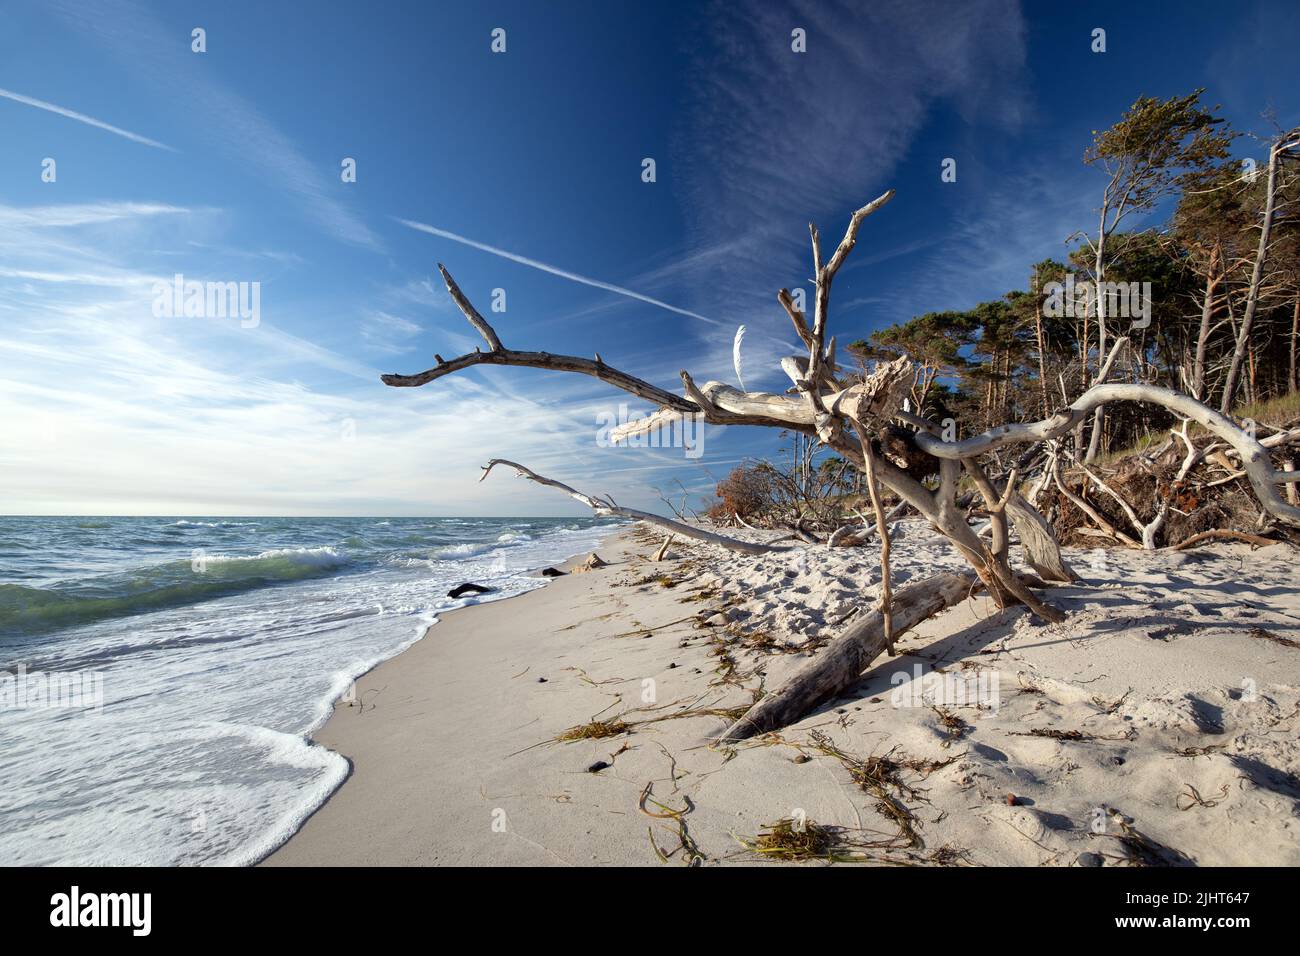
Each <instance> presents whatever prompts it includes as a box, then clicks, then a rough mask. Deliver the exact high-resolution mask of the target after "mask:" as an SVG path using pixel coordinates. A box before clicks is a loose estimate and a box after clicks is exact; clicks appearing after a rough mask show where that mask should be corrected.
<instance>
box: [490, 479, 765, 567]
mask: <svg viewBox="0 0 1300 956" xmlns="http://www.w3.org/2000/svg"><path fill="white" fill-rule="evenodd" d="M497 465H506V466H508V467H510V468H513V469H514V470H515V471H516V472H518V473H519V477H521V478H527V479H528V480H529V481H535V482H537V483H538V484H539V485H546V486H548V487H550V488H558V489H559V490H560V491H563V492H564V493H565V494H566V495H568V496H569V497H570V498H574V499H576V500H578V501H581V502H582V503H583V504H584V505H586V506H587V507H588V508H590V509H591V510H592V511H593V512H595V513H596V514H598V515H607V516H614V515H617V516H618V517H620V518H631V519H632V520H634V521H645V522H647V523H648V524H653V525H657V526H659V527H660V528H666V529H668V530H669V531H673V532H676V533H677V534H680V535H681V536H682V537H684V538H694V539H695V540H697V541H706V542H708V543H709V544H716V545H720V546H721V547H724V548H726V549H727V550H728V551H738V552H740V553H741V554H767V553H769V552H772V551H786V550H789V549H788V548H786V547H783V546H780V545H770V544H755V543H754V542H752V541H739V540H737V539H736V538H728V537H727V536H725V535H721V534H714V533H713V532H712V531H705V530H704V529H703V528H696V527H692V526H691V525H688V524H682V523H681V522H680V521H672V520H670V519H668V518H665V517H662V516H661V515H656V514H651V513H650V512H648V511H637V510H636V509H635V508H624V507H622V506H621V505H619V504H617V503H616V502H615V501H614V499H612V498H610V497H608V496H606V497H605V498H603V499H602V498H596V497H593V496H591V495H585V494H583V493H582V492H581V491H578V490H577V489H575V488H570V487H569V486H568V485H566V484H564V483H563V482H561V481H556V480H555V479H553V478H546V477H544V476H542V475H539V474H538V473H537V472H535V471H533V470H532V469H531V468H525V467H524V466H523V465H520V464H518V463H516V462H513V461H507V460H506V459H504V458H493V459H492V460H491V461H489V462H488V463H487V464H486V465H484V466H483V474H481V475H480V476H479V479H478V480H479V481H482V480H483V479H484V478H486V477H487V476H488V475H490V474H492V469H493V468H495V467H496V466H497Z"/></svg>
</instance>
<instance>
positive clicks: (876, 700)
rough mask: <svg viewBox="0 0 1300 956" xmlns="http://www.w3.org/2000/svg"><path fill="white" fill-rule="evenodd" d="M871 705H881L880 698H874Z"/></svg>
mask: <svg viewBox="0 0 1300 956" xmlns="http://www.w3.org/2000/svg"><path fill="white" fill-rule="evenodd" d="M871 703H873V704H878V703H880V698H879V697H873V698H871Z"/></svg>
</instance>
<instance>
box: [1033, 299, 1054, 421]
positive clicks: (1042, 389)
mask: <svg viewBox="0 0 1300 956" xmlns="http://www.w3.org/2000/svg"><path fill="white" fill-rule="evenodd" d="M1034 331H1035V333H1036V334H1037V336H1038V392H1039V397H1040V398H1041V399H1042V403H1043V417H1044V418H1046V417H1047V416H1048V415H1050V414H1051V413H1052V403H1051V402H1049V401H1048V399H1047V343H1046V340H1045V339H1044V337H1043V300H1042V299H1041V298H1040V299H1038V301H1037V302H1036V304H1035V306H1034Z"/></svg>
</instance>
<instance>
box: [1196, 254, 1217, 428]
mask: <svg viewBox="0 0 1300 956" xmlns="http://www.w3.org/2000/svg"><path fill="white" fill-rule="evenodd" d="M1218 264H1219V247H1218V245H1217V244H1216V245H1215V247H1214V249H1213V251H1211V253H1210V271H1209V272H1207V273H1206V275H1205V301H1204V302H1203V303H1201V327H1200V329H1199V330H1198V331H1197V333H1196V358H1195V359H1194V360H1193V361H1192V382H1191V392H1192V398H1194V399H1196V400H1197V401H1198V402H1203V401H1205V351H1206V348H1207V347H1208V345H1209V341H1210V322H1211V320H1212V319H1213V318H1214V290H1215V288H1217V287H1218V284H1219V275H1218Z"/></svg>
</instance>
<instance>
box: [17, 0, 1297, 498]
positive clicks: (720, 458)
mask: <svg viewBox="0 0 1300 956" xmlns="http://www.w3.org/2000/svg"><path fill="white" fill-rule="evenodd" d="M1082 6H1083V5H1068V6H1066V5H1061V4H1049V3H1028V4H1023V5H1020V4H1017V3H1014V2H1009V0H987V2H979V0H975V2H963V3H926V2H907V3H892V4H891V3H870V4H868V3H856V4H850V3H827V2H806V3H802V2H801V3H790V4H778V3H773V2H761V0H757V2H752V3H738V2H732V3H724V4H716V5H715V4H707V3H699V4H669V3H664V4H633V3H609V4H579V3H554V4H551V3H548V4H545V5H543V4H536V3H519V4H501V3H472V4H471V3H441V2H440V3H419V4H409V3H408V4H398V3H391V2H376V3H369V4H357V3H340V2H323V3H316V4H312V5H310V6H306V5H300V4H285V3H271V4H267V3H249V2H229V3H220V4H218V3H186V2H170V3H165V4H164V3H156V4H150V3H136V2H127V0H107V2H97V3H89V2H87V3H74V2H58V0H45V2H39V3H37V2H32V3H27V2H23V0H8V2H6V3H5V4H4V11H3V16H4V30H3V32H2V33H0V183H2V184H3V188H0V418H2V420H3V421H4V422H5V426H6V427H5V428H4V432H3V435H4V437H3V438H0V487H2V488H3V489H4V494H5V500H4V501H3V503H0V510H3V511H4V512H7V513H19V514H32V513H56V514H57V513H81V514H499V515H518V514H570V513H577V512H578V511H579V508H578V506H576V505H573V504H572V503H571V502H567V501H566V500H565V499H564V498H562V497H560V496H557V495H555V494H554V493H553V492H549V493H548V492H547V491H546V490H545V489H540V488H534V487H532V486H526V485H524V484H522V483H521V482H517V481H515V480H513V479H512V478H508V477H507V476H506V475H504V474H501V475H494V476H493V478H492V479H491V480H489V481H488V482H487V483H484V484H478V483H477V477H478V466H479V465H481V464H482V463H483V462H484V461H486V460H487V459H488V458H490V457H505V458H512V459H515V460H518V461H521V462H524V463H526V464H528V465H530V466H531V467H533V468H534V469H536V470H538V471H541V472H543V473H547V474H550V475H552V476H553V477H556V478H560V479H562V480H567V481H569V482H570V483H572V484H574V485H577V486H578V487H581V488H583V489H584V490H588V491H593V492H601V493H606V492H607V493H611V494H613V495H614V497H615V498H616V499H617V500H619V501H620V502H621V503H624V504H635V505H641V506H645V507H656V506H657V505H658V501H657V499H658V494H657V492H656V490H655V489H656V488H659V489H664V490H669V489H672V488H675V487H676V484H675V483H676V481H679V480H680V481H681V482H682V483H683V484H684V485H685V486H687V487H688V488H689V489H691V490H692V491H693V492H696V493H707V492H708V491H710V490H711V488H712V485H713V482H714V479H715V478H718V477H721V476H722V475H723V474H725V473H726V472H727V471H728V470H729V469H730V468H731V467H733V466H734V465H735V464H736V463H738V462H739V461H740V460H742V459H743V458H744V457H745V456H749V455H766V454H772V453H774V452H776V451H777V449H778V445H779V439H778V438H777V437H776V435H775V434H774V433H771V432H767V431H764V430H757V429H739V428H732V429H716V428H710V429H709V430H708V432H707V435H706V440H705V451H704V455H703V456H702V457H700V458H698V459H693V460H692V459H688V458H686V457H685V456H684V455H683V453H682V451H681V450H680V449H646V448H609V447H600V446H599V445H598V443H597V441H596V436H597V419H598V416H599V415H600V414H601V413H610V412H613V411H615V410H616V409H617V407H618V405H619V404H620V403H621V402H625V401H626V402H628V403H629V405H630V406H631V409H632V410H633V411H639V410H645V409H643V408H642V407H641V406H639V405H638V403H637V402H636V401H635V400H633V399H630V398H629V397H628V396H624V395H623V394H621V393H619V392H616V391H614V390H612V389H610V388H608V387H607V386H604V385H603V384H601V383H599V382H597V381H595V380H591V379H587V378H584V377H581V376H572V375H563V374H558V373H547V372H541V371H536V370H531V369H473V370H470V371H468V372H463V373H458V374H456V375H454V376H450V377H448V378H445V379H442V380H439V381H438V382H435V383H432V384H430V385H426V386H424V387H423V388H419V389H391V388H387V387H385V386H383V385H382V384H380V383H379V381H378V376H379V374H380V373H381V372H390V371H393V372H415V371H419V370H422V369H424V368H427V367H429V366H430V365H431V364H432V356H433V355H434V353H440V354H442V355H443V356H445V357H450V356H452V355H455V354H459V353H461V352H464V351H467V350H470V349H472V348H473V347H474V346H475V345H476V344H479V343H478V342H477V340H476V337H475V336H474V335H473V333H472V330H471V329H470V327H469V326H468V325H467V324H466V323H465V321H464V319H463V318H462V317H461V316H460V314H459V312H457V310H456V309H455V307H454V305H453V304H452V303H451V302H450V300H449V299H448V297H447V295H446V293H445V290H444V289H443V288H442V287H441V284H440V283H439V282H438V280H437V277H436V273H435V271H434V270H435V263H437V262H443V263H445V264H446V265H447V267H448V268H449V269H450V270H451V272H452V274H453V275H454V276H455V277H456V278H457V280H458V281H459V283H460V285H461V287H462V288H463V289H464V290H465V292H466V293H467V294H468V295H469V296H470V297H471V298H472V299H473V300H474V301H475V302H476V303H477V304H478V306H479V308H480V309H481V310H483V311H484V312H485V314H488V315H489V317H490V318H491V319H492V321H493V322H494V324H495V325H496V327H497V330H498V332H499V333H500V335H501V337H502V339H503V340H504V341H505V343H506V345H508V346H510V347H514V348H521V349H524V348H536V349H545V350H549V351H556V352H571V353H575V354H580V355H591V354H592V353H594V352H600V353H601V355H602V357H603V358H604V359H605V360H606V361H607V362H609V363H611V364H614V365H617V366H619V367H621V368H623V369H625V370H626V371H629V372H632V373H634V374H636V375H639V376H641V377H643V378H647V379H650V380H651V381H654V382H656V383H657V384H660V385H663V386H666V387H670V388H676V387H679V381H678V378H677V372H678V370H679V369H681V368H687V369H689V370H690V371H691V372H692V374H693V375H694V376H695V378H696V379H697V381H706V380H709V379H718V380H723V381H729V382H733V383H734V380H735V372H734V371H733V370H732V363H731V343H732V338H733V335H734V333H735V329H736V326H737V325H739V324H741V323H743V324H745V326H746V328H747V330H748V332H747V335H746V338H745V345H744V350H745V376H746V381H745V384H746V386H747V387H749V388H751V389H753V388H766V389H770V390H780V389H783V388H784V387H785V385H786V382H785V380H784V377H783V375H782V374H781V372H780V371H779V368H778V366H777V362H778V360H779V358H780V356H782V355H784V354H790V353H792V352H794V351H795V348H794V344H795V343H794V341H793V335H792V333H791V332H790V331H789V325H788V320H787V319H785V317H784V314H783V312H782V311H781V309H780V307H779V305H777V303H776V301H775V292H776V290H777V289H779V288H780V287H782V286H790V287H792V288H793V287H795V286H797V285H799V284H800V283H806V281H807V278H808V275H809V273H810V271H811V269H810V265H809V255H808V242H807V223H808V222H809V221H815V222H816V223H818V225H819V227H820V229H821V231H822V233H823V235H825V236H828V237H831V236H838V235H839V234H841V231H842V229H843V227H844V224H845V222H846V221H847V217H848V215H849V213H850V212H851V211H852V209H854V208H855V207H856V206H858V205H861V204H862V203H863V202H865V201H866V200H868V199H870V198H872V197H874V196H876V195H878V194H879V193H881V192H882V191H884V190H885V189H887V188H895V189H897V190H898V195H897V197H896V198H895V199H894V201H893V202H892V203H890V204H889V205H888V206H886V207H885V208H884V210H882V211H881V212H880V213H878V214H877V215H876V216H874V217H873V218H872V219H870V220H868V222H867V224H866V226H865V227H864V229H863V232H862V235H861V239H860V242H859V244H858V247H857V250H856V251H855V252H854V254H853V258H852V259H851V260H850V261H849V264H848V265H847V266H846V267H845V269H844V270H843V271H842V272H841V273H840V276H839V278H838V279H837V281H836V285H835V290H834V295H833V298H832V312H831V315H832V319H831V323H832V330H833V331H834V332H835V333H836V334H837V335H838V337H839V339H840V341H841V342H847V341H851V340H852V339H854V338H858V337H861V336H862V335H865V334H866V333H867V332H869V331H870V330H872V329H874V328H878V327H881V326H883V325H888V324H891V323H893V322H897V321H901V320H905V319H907V318H909V317H911V316H912V315H916V314H920V313H923V312H926V311H931V310H936V309H945V308H961V307H968V306H970V305H973V304H974V303H975V302H978V301H980V300H983V299H988V298H992V297H995V296H997V295H1000V294H1002V293H1003V292H1005V291H1007V290H1008V289H1010V288H1013V287H1022V286H1023V285H1024V283H1025V276H1026V273H1027V270H1028V267H1029V265H1030V264H1031V263H1033V262H1036V261H1038V260H1040V259H1042V258H1044V257H1045V256H1048V255H1053V256H1057V257H1061V256H1063V255H1064V252H1065V248H1066V247H1065V245H1064V240H1065V237H1066V236H1068V235H1070V234H1071V233H1073V232H1075V231H1076V230H1078V229H1081V228H1089V227H1091V226H1092V225H1093V221H1094V213H1093V209H1094V207H1095V206H1096V205H1097V200H1098V196H1099V194H1100V189H1101V185H1102V183H1101V181H1100V175H1101V174H1100V173H1099V172H1096V171H1093V170H1089V169H1088V168H1086V167H1084V166H1083V165H1082V163H1081V161H1080V160H1081V156H1082V153H1083V150H1084V148H1085V146H1086V145H1087V143H1088V141H1089V139H1090V135H1091V131H1092V130H1093V129H1098V128H1102V127H1104V126H1107V125H1110V124H1111V123H1113V122H1114V121H1115V120H1116V119H1117V118H1118V117H1119V115H1120V114H1121V113H1122V112H1123V110H1124V109H1125V108H1126V107H1127V106H1128V105H1129V104H1131V103H1132V102H1133V100H1134V99H1135V98H1137V97H1138V96H1139V95H1143V94H1145V95H1152V96H1170V95H1174V94H1180V93H1185V92H1187V91H1189V90H1191V89H1193V88H1195V87H1198V86H1204V87H1207V89H1208V92H1207V94H1206V98H1207V100H1209V101H1210V102H1212V103H1219V104H1222V106H1223V114H1224V115H1225V116H1226V117H1227V118H1228V119H1230V120H1231V121H1232V122H1233V124H1234V125H1235V126H1236V127H1237V128H1238V129H1240V130H1244V131H1258V132H1265V133H1266V132H1267V131H1268V129H1269V125H1268V123H1267V122H1265V120H1263V119H1262V118H1261V113H1262V112H1263V111H1264V110H1266V109H1272V110H1273V111H1274V112H1275V113H1276V117H1277V122H1278V123H1279V124H1280V125H1281V126H1283V127H1290V126H1294V125H1297V123H1298V122H1300V117H1298V116H1297V114H1298V113H1300V82H1297V81H1298V80H1300V75H1298V74H1300V66H1297V64H1296V61H1295V58H1294V50H1295V47H1296V44H1297V41H1298V40H1300V13H1298V12H1297V7H1296V5H1294V4H1289V3H1254V4H1252V3H1243V4H1239V5H1234V6H1233V7H1231V8H1227V7H1224V6H1223V5H1222V4H1211V3H1197V2H1192V3H1180V4H1177V5H1167V4H1148V5H1139V4H1133V3H1113V4H1111V3H1100V4H1089V5H1087V8H1086V9H1082ZM195 27H202V28H203V29H204V30H206V41H207V51H206V52H204V53H195V52H193V51H192V50H191V31H192V30H193V29H194V28H195ZM498 27H500V28H503V29H504V30H505V31H506V51H505V52H504V53H499V54H497V53H493V52H492V51H491V49H490V44H491V31H492V30H493V29H494V28H498ZM796 27H798V28H802V29H804V30H806V31H807V52H806V53H803V54H797V53H794V52H792V50H791V47H790V32H791V30H792V29H794V28H796ZM1094 27H1103V28H1105V29H1106V31H1107V52H1106V53H1104V54H1094V53H1092V52H1091V50H1090V44H1091V31H1092V29H1093V28H1094ZM33 101H35V102H33ZM38 104H44V105H38ZM106 127H108V128H106ZM1237 151H1238V153H1239V154H1240V155H1242V156H1246V155H1256V156H1263V155H1264V150H1263V149H1262V148H1261V147H1260V146H1259V145H1258V144H1257V143H1255V142H1253V141H1251V140H1246V139H1243V140H1242V141H1240V142H1239V144H1238V147H1237ZM345 157H351V158H353V159H355V160H356V164H357V181H356V182H355V183H345V182H342V181H341V177H340V163H341V161H342V160H343V159H344V158H345ZM646 157H650V158H653V159H654V160H655V162H656V174H657V176H656V181H655V182H653V183H646V182H643V181H642V178H641V171H642V160H643V159H644V158H646ZM946 157H953V158H955V159H956V160H957V163H958V166H957V169H958V176H957V182H955V183H944V182H941V180H940V175H939V172H940V163H941V162H942V160H943V159H944V158H946ZM47 158H52V159H54V160H55V162H56V164H57V165H56V167H55V168H56V179H55V180H54V181H53V182H44V181H42V169H43V166H42V164H43V162H44V160H46V159H47ZM407 222H415V223H421V224H426V225H428V226H431V227H433V228H434V229H435V230H438V231H439V232H441V233H450V234H454V235H458V236H462V237H465V238H467V239H470V240H472V241H473V242H474V243H475V244H476V245H469V244H466V243H462V242H458V241H455V240H453V239H450V238H447V237H445V236H444V235H435V234H431V233H430V232H427V231H422V230H418V229H415V228H411V227H410V226H409V225H407V224H406V223H407ZM483 247H489V248H491V249H496V250H501V251H503V252H506V253H510V254H513V255H514V256H517V257H524V258H526V259H529V260H532V261H534V262H538V263H542V264H544V265H546V266H547V267H548V268H549V269H550V271H548V269H543V268H537V267H535V266H532V265H527V264H524V263H521V262H519V261H517V260H516V259H512V258H509V257H507V256H505V255H500V254H496V253H493V252H490V251H486V250H485V249H484V248H483ZM177 273H179V274H182V275H184V276H185V277H186V278H187V279H189V280H197V281H202V282H207V281H213V282H216V281H220V282H249V283H252V282H257V283H260V289H261V300H260V315H259V319H260V321H259V323H258V324H257V325H256V327H243V325H246V324H247V323H240V322H239V321H238V320H237V319H218V318H197V317H190V318H185V317H159V316H156V315H155V314H154V310H153V308H152V304H153V299H154V284H155V282H157V281H158V280H159V279H167V280H169V279H170V278H171V277H172V276H173V275H175V274H177ZM560 273H564V274H566V275H562V274H560ZM573 275H577V276H581V277H587V278H590V279H593V280H597V281H599V282H601V283H606V284H609V285H613V286H617V287H619V288H622V289H626V290H630V291H632V292H635V293H637V294H638V295H639V296H643V297H648V298H651V299H654V300H657V301H659V302H662V303H666V304H669V305H671V306H672V307H673V309H668V308H663V307H660V306H657V305H654V304H651V303H648V302H646V301H644V299H643V298H634V297H632V296H628V295H624V294H620V293H618V292H614V291H609V290H608V289H605V288H598V287H595V286H592V285H590V284H584V283H582V282H579V281H575V280H574V279H573V278H571V276H573ZM493 289H503V290H505V302H506V310H505V312H503V313H500V314H493V313H490V312H488V308H489V306H490V303H491V297H492V290H493ZM684 313H693V315H687V314H684ZM657 510H662V507H661V506H658V509H657Z"/></svg>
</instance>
